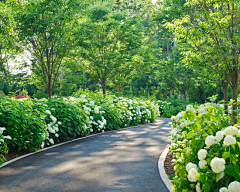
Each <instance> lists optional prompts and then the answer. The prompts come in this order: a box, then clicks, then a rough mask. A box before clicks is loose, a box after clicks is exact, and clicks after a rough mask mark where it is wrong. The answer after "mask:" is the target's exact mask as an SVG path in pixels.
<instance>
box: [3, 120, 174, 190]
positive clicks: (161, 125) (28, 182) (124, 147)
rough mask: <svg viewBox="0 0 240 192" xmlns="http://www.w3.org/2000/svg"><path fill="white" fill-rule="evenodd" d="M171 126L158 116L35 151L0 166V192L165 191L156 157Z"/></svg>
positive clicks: (163, 145)
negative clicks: (144, 123) (134, 124)
mask: <svg viewBox="0 0 240 192" xmlns="http://www.w3.org/2000/svg"><path fill="white" fill-rule="evenodd" d="M170 130H171V123H170V119H168V118H159V120H158V121H157V122H156V123H153V124H149V125H141V126H137V127H130V128H126V129H122V130H118V131H112V132H107V133H104V134H100V135H94V136H93V137H89V138H85V139H82V140H78V141H74V142H71V143H67V144H64V145H61V146H58V147H55V148H51V149H49V150H46V151H43V152H39V153H36V154H34V155H31V156H28V157H25V158H23V159H20V160H18V161H16V162H13V163H11V164H8V165H6V166H5V167H3V168H1V169H0V191H1V192H12V191H14V192H20V191H24V192H26V191H34V192H35V191H46V192H53V191H58V192H60V191H76V192H77V191H78V192H79V191H83V192H84V191H89V192H95V191H99V192H100V191H104V192H105V191H124V192H125V191H136V192H141V191H148V192H157V191H159V192H167V191H168V190H167V188H166V186H165V184H164V183H163V182H162V180H161V178H160V176H159V173H158V158H159V156H160V154H161V153H162V151H163V150H164V149H165V146H166V145H167V144H168V142H169V140H168V136H170Z"/></svg>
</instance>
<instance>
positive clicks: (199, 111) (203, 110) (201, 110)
mask: <svg viewBox="0 0 240 192" xmlns="http://www.w3.org/2000/svg"><path fill="white" fill-rule="evenodd" d="M198 113H202V114H206V111H205V109H198Z"/></svg>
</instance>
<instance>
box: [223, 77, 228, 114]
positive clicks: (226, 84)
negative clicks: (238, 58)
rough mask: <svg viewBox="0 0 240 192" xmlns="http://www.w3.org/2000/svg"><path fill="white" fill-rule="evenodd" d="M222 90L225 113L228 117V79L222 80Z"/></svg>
mask: <svg viewBox="0 0 240 192" xmlns="http://www.w3.org/2000/svg"><path fill="white" fill-rule="evenodd" d="M222 88H223V95H224V113H225V114H226V115H228V81H227V80H226V79H224V80H222Z"/></svg>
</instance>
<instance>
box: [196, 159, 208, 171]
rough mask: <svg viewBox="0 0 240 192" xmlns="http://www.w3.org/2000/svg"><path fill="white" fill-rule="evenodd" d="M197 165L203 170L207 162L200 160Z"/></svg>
mask: <svg viewBox="0 0 240 192" xmlns="http://www.w3.org/2000/svg"><path fill="white" fill-rule="evenodd" d="M198 165H199V167H200V168H201V169H203V168H204V167H205V166H206V165H207V161H206V160H201V161H199V163H198Z"/></svg>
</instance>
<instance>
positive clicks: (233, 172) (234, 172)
mask: <svg viewBox="0 0 240 192" xmlns="http://www.w3.org/2000/svg"><path fill="white" fill-rule="evenodd" d="M225 173H226V174H228V175H230V176H233V177H234V178H235V180H236V181H239V179H240V173H239V165H227V166H226V169H225Z"/></svg>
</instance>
